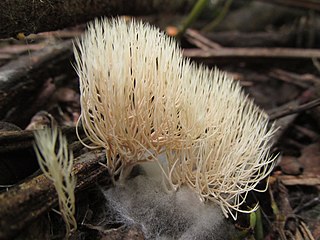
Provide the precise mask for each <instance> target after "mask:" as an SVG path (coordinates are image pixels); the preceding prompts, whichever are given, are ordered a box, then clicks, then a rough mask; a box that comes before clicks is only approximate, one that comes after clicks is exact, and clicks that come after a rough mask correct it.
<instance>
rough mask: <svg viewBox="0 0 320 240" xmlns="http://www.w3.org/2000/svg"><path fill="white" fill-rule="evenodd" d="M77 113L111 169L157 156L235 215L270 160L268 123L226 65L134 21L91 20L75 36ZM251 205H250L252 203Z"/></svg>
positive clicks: (170, 172) (174, 180) (174, 177)
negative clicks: (219, 66)
mask: <svg viewBox="0 0 320 240" xmlns="http://www.w3.org/2000/svg"><path fill="white" fill-rule="evenodd" d="M75 57H76V70H77V72H78V75H79V78H80V92H81V100H80V101H81V108H82V112H81V118H80V119H81V122H82V125H83V128H84V129H85V132H86V134H87V135H88V137H89V138H90V139H91V141H92V142H93V143H94V144H95V146H98V147H104V148H105V149H106V155H107V165H108V169H109V172H110V174H111V176H115V175H118V174H120V180H121V181H122V180H124V179H125V178H126V176H127V175H128V173H129V172H130V171H131V169H132V167H133V166H134V165H136V164H139V163H141V162H144V161H152V160H156V161H158V159H159V156H163V155H165V156H166V158H165V159H164V160H162V161H160V160H159V166H160V167H161V168H162V170H163V173H164V176H166V179H167V180H168V182H169V183H170V185H171V187H172V188H174V189H176V188H177V187H179V186H180V185H182V184H187V185H189V186H190V187H191V188H192V189H194V190H195V191H196V192H197V193H198V194H199V196H200V197H201V198H202V199H203V200H206V199H208V200H213V201H215V202H217V203H218V204H220V206H221V208H222V210H223V212H224V214H225V215H226V216H228V214H231V215H232V216H233V218H236V217H237V215H236V214H234V213H233V210H236V212H237V211H241V210H240V205H241V204H242V203H243V202H244V201H245V198H246V195H247V193H248V191H251V190H256V189H255V188H256V185H257V184H258V182H259V181H260V180H261V179H263V178H265V177H266V176H267V175H268V174H269V172H270V171H271V169H272V165H273V162H274V159H273V158H270V157H269V150H270V139H271V137H272V134H273V132H274V128H273V127H271V128H268V116H267V115H266V114H265V113H264V112H263V111H262V110H260V109H259V108H258V107H257V106H256V105H255V104H254V103H253V102H252V101H251V100H250V99H248V98H247V97H246V96H245V94H244V93H243V92H242V89H241V88H240V86H239V85H238V84H237V83H235V82H234V81H233V80H232V79H231V78H230V77H228V76H227V75H226V74H225V73H222V72H220V71H218V70H216V69H215V70H209V69H208V68H206V67H203V66H200V67H198V66H195V65H194V64H193V63H191V62H190V61H189V60H188V59H184V58H183V57H182V52H181V50H180V48H179V47H178V46H177V43H175V42H174V41H173V40H172V39H171V38H169V37H167V36H166V35H165V34H164V33H162V32H160V31H159V30H158V29H156V28H154V27H152V26H150V25H148V24H144V23H141V22H136V21H131V22H128V23H127V22H125V21H124V20H123V19H113V20H106V19H102V20H96V21H95V22H93V23H90V24H89V26H88V31H87V32H86V34H85V35H84V36H83V38H81V39H80V40H78V41H77V42H76V44H75ZM253 210H254V209H253Z"/></svg>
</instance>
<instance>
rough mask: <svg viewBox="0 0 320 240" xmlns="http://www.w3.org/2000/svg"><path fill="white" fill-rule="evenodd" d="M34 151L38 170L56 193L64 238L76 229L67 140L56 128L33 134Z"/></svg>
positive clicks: (72, 182) (70, 156) (73, 183)
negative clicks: (63, 228) (64, 232)
mask: <svg viewBox="0 0 320 240" xmlns="http://www.w3.org/2000/svg"><path fill="white" fill-rule="evenodd" d="M34 135H35V145H34V149H35V152H36V155H37V158H38V162H39V165H40V168H41V170H42V172H43V173H44V175H45V176H46V177H47V178H49V179H50V180H51V181H52V182H53V184H54V187H55V189H56V191H57V194H58V199H59V208H60V213H61V215H62V217H63V220H64V222H65V224H66V238H68V236H69V233H70V231H71V230H76V229H77V222H76V220H75V217H74V214H75V196H74V189H75V185H76V180H75V177H74V176H73V174H72V167H73V155H72V152H69V150H68V146H67V145H68V143H67V139H66V138H65V137H64V136H63V135H62V133H61V131H60V130H58V129H57V127H53V128H52V129H50V128H45V129H42V130H38V131H36V132H35V134H34Z"/></svg>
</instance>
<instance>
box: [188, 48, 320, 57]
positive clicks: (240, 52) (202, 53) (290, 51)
mask: <svg viewBox="0 0 320 240" xmlns="http://www.w3.org/2000/svg"><path fill="white" fill-rule="evenodd" d="M183 54H184V56H185V57H190V58H206V59H208V58H237V57H240V58H259V59H261V58H308V59H311V58H320V50H317V49H302V48H220V49H208V50H203V49H184V51H183Z"/></svg>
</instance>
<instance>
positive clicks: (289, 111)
mask: <svg viewBox="0 0 320 240" xmlns="http://www.w3.org/2000/svg"><path fill="white" fill-rule="evenodd" d="M317 106H320V98H318V99H315V100H313V101H310V102H308V103H305V104H302V105H299V106H296V107H289V108H286V109H284V110H282V111H280V112H275V113H274V114H272V115H270V117H269V119H270V120H271V121H273V120H276V119H278V118H282V117H284V116H287V115H291V114H295V113H299V112H303V111H306V110H309V109H311V108H314V107H317Z"/></svg>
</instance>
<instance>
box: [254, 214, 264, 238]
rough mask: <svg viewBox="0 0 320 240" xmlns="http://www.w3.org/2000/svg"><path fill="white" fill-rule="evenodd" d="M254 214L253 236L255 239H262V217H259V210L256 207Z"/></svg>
mask: <svg viewBox="0 0 320 240" xmlns="http://www.w3.org/2000/svg"><path fill="white" fill-rule="evenodd" d="M255 214H256V225H255V229H254V237H255V239H256V240H263V227H262V218H261V210H260V208H258V209H257V211H256V212H255Z"/></svg>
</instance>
